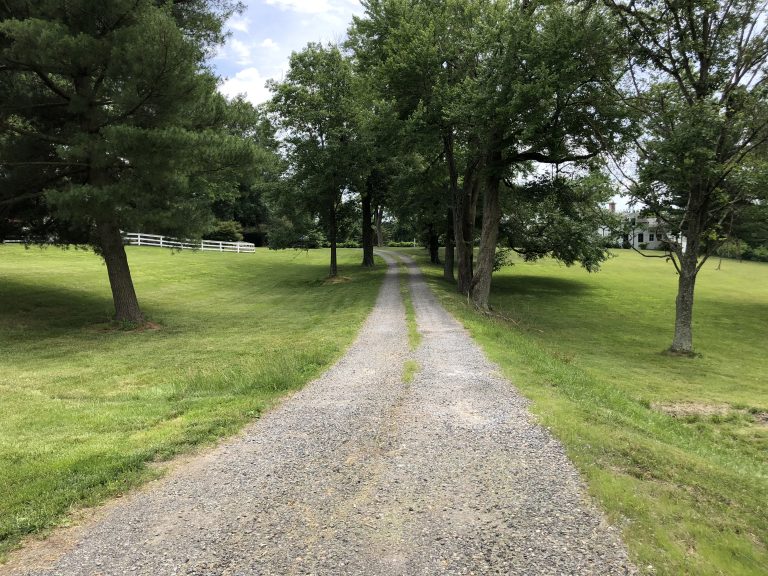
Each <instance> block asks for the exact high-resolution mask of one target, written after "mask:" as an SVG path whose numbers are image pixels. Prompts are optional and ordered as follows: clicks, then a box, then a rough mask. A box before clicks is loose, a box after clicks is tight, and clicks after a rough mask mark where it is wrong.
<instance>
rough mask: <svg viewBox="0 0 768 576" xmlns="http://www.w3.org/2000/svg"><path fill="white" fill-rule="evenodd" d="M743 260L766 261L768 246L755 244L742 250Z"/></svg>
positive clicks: (767, 259) (767, 258)
mask: <svg viewBox="0 0 768 576" xmlns="http://www.w3.org/2000/svg"><path fill="white" fill-rule="evenodd" d="M744 259H745V260H752V261H754V262H768V246H756V247H754V248H748V249H747V251H746V252H744Z"/></svg>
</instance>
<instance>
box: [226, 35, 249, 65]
mask: <svg viewBox="0 0 768 576" xmlns="http://www.w3.org/2000/svg"><path fill="white" fill-rule="evenodd" d="M229 47H230V48H231V49H232V51H233V52H234V53H235V56H236V58H237V63H238V64H250V63H251V62H253V54H252V47H251V46H249V45H248V44H246V43H245V42H243V41H242V40H238V39H237V38H234V39H233V40H232V41H231V42H230V43H229Z"/></svg>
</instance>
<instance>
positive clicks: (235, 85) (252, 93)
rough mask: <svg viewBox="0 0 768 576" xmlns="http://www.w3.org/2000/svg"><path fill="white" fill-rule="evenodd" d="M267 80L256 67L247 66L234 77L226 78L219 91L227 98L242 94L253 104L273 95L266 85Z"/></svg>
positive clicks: (264, 100)
mask: <svg viewBox="0 0 768 576" xmlns="http://www.w3.org/2000/svg"><path fill="white" fill-rule="evenodd" d="M266 81H267V79H266V78H264V76H262V75H261V74H260V73H259V71H258V70H257V69H256V68H245V69H244V70H240V72H238V73H237V74H235V76H234V77H233V78H229V79H227V80H225V81H224V82H223V83H222V84H221V86H219V92H221V93H222V94H224V96H226V97H227V98H234V97H235V96H238V95H240V94H242V95H243V96H245V99H246V100H248V101H249V102H250V103H251V104H261V103H262V102H266V101H267V100H269V99H270V98H271V97H272V93H271V92H270V91H269V90H268V89H267V87H266V86H265V85H264V83H265V82H266Z"/></svg>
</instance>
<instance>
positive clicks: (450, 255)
mask: <svg viewBox="0 0 768 576" xmlns="http://www.w3.org/2000/svg"><path fill="white" fill-rule="evenodd" d="M445 224H446V226H445V260H444V266H443V278H445V279H446V280H449V281H450V282H455V281H456V279H455V278H454V276H453V261H454V249H453V216H452V214H451V209H450V208H449V209H448V214H447V218H446V223H445Z"/></svg>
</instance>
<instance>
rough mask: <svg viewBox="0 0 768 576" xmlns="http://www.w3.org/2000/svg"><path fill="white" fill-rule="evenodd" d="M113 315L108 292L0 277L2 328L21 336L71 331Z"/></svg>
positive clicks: (107, 318) (105, 319) (102, 320)
mask: <svg viewBox="0 0 768 576" xmlns="http://www.w3.org/2000/svg"><path fill="white" fill-rule="evenodd" d="M112 314H114V308H113V305H112V298H111V295H110V294H109V293H103V294H102V293H99V292H98V291H95V290H87V289H83V290H77V289H73V288H69V287H64V286H53V285H44V284H42V285H41V284H33V283H29V282H21V281H18V280H15V279H12V278H3V279H2V280H0V330H3V331H5V330H9V331H13V332H17V333H18V334H19V335H23V334H30V335H32V334H35V333H39V332H48V331H62V330H72V329H73V328H83V327H86V326H89V325H92V324H95V323H99V322H107V321H109V320H110V318H111V316H112Z"/></svg>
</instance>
